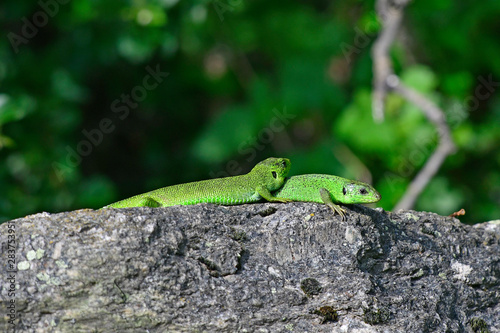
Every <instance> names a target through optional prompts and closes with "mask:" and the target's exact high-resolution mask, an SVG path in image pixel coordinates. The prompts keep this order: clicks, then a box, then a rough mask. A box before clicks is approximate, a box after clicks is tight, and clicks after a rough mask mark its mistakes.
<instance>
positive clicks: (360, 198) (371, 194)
mask: <svg viewBox="0 0 500 333" xmlns="http://www.w3.org/2000/svg"><path fill="white" fill-rule="evenodd" d="M342 194H343V198H342V202H343V203H346V204H350V203H370V202H377V201H379V200H380V193H378V192H377V190H376V189H374V188H373V187H372V186H371V185H368V184H366V183H363V182H358V181H356V180H351V181H349V182H348V183H346V184H345V185H344V187H343V188H342Z"/></svg>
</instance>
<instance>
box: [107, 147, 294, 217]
mask: <svg viewBox="0 0 500 333" xmlns="http://www.w3.org/2000/svg"><path fill="white" fill-rule="evenodd" d="M289 170H290V160H289V159H287V158H275V157H270V158H268V159H266V160H264V161H262V162H259V163H258V164H257V165H256V166H255V167H254V168H253V169H252V170H251V171H250V172H249V173H247V174H245V175H241V176H234V177H226V178H216V179H209V180H202V181H199V182H192V183H186V184H179V185H173V186H167V187H163V188H160V189H158V190H154V191H150V192H147V193H143V194H139V195H136V196H133V197H131V198H128V199H124V200H121V201H118V202H115V203H112V204H110V205H108V206H106V207H104V208H126V207H167V206H174V205H194V204H197V203H201V202H207V203H216V204H223V205H237V204H243V203H250V202H257V201H259V200H260V199H261V198H264V199H266V200H267V201H272V202H275V201H278V202H288V201H291V200H289V199H286V198H275V197H273V196H272V194H271V192H272V191H275V190H277V189H278V188H280V187H281V186H282V185H283V182H284V181H285V177H286V176H287V175H288V171H289Z"/></svg>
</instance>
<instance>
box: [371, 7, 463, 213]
mask: <svg viewBox="0 0 500 333" xmlns="http://www.w3.org/2000/svg"><path fill="white" fill-rule="evenodd" d="M410 1H411V0H377V3H376V8H377V14H378V15H379V17H380V18H381V20H382V22H383V24H382V31H381V32H380V35H379V37H378V38H377V40H376V41H375V43H374V45H373V49H372V57H373V96H372V108H373V110H372V112H373V118H374V119H375V121H382V120H383V119H384V106H385V98H386V96H387V93H388V92H389V91H393V92H395V93H397V94H398V95H400V96H402V97H403V98H404V99H405V100H407V101H408V102H410V103H413V104H414V105H416V106H417V107H418V108H419V109H421V110H422V112H423V113H424V114H425V116H426V117H427V119H429V121H430V122H432V123H433V124H434V125H435V126H436V129H437V131H438V134H439V144H438V146H437V148H436V150H435V151H434V152H433V153H432V155H431V157H430V158H429V159H428V160H427V162H426V164H425V165H424V167H423V168H422V169H421V170H420V171H419V172H418V174H417V176H416V177H415V178H414V179H413V181H412V182H411V183H410V185H409V186H408V188H407V190H406V192H405V194H404V195H403V197H402V198H401V199H400V201H399V202H398V203H397V204H396V207H395V209H410V208H412V207H413V206H414V204H415V201H416V200H417V198H418V196H419V195H420V193H422V191H423V190H424V188H425V187H426V186H427V184H428V183H429V181H430V180H431V179H432V177H434V175H435V174H436V173H437V172H438V170H439V168H440V167H441V165H442V164H443V162H444V160H445V159H446V157H447V156H448V155H449V154H451V153H453V152H454V151H455V144H454V143H453V140H452V138H451V133H450V129H449V127H448V124H447V123H446V117H445V114H444V112H443V110H441V108H439V107H438V106H437V105H436V104H434V103H433V102H432V101H430V100H429V99H427V98H426V97H425V96H423V95H422V94H420V93H418V92H417V91H415V90H413V89H411V88H409V87H407V86H405V85H404V84H403V83H402V82H401V80H400V79H399V77H398V76H397V75H395V74H394V71H393V68H392V62H391V60H390V57H389V51H390V47H391V45H392V44H393V42H394V39H395V38H396V36H397V33H398V31H399V28H400V26H401V22H402V19H403V10H404V8H405V7H406V5H408V3H409V2H410Z"/></svg>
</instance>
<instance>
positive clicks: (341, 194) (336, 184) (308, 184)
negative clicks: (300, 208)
mask: <svg viewBox="0 0 500 333" xmlns="http://www.w3.org/2000/svg"><path fill="white" fill-rule="evenodd" d="M274 196H275V197H276V198H282V199H288V200H292V201H308V202H317V203H324V204H326V205H327V206H328V207H330V208H331V209H333V211H334V213H338V214H339V215H340V216H341V217H342V220H344V219H345V213H346V211H345V209H344V208H341V207H340V206H338V205H337V204H339V203H342V204H354V203H371V202H377V201H379V200H380V194H379V193H378V192H377V190H375V189H374V188H373V187H372V186H371V185H368V184H366V183H363V182H360V181H356V180H350V179H346V178H342V177H338V176H332V175H320V174H310V175H300V176H293V177H290V178H288V179H287V180H286V181H285V184H284V185H283V186H282V187H281V188H280V189H279V190H277V191H276V192H274Z"/></svg>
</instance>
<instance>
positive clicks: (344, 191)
mask: <svg viewBox="0 0 500 333" xmlns="http://www.w3.org/2000/svg"><path fill="white" fill-rule="evenodd" d="M342 193H344V195H346V193H347V190H346V189H345V187H344V188H343V189H342Z"/></svg>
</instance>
